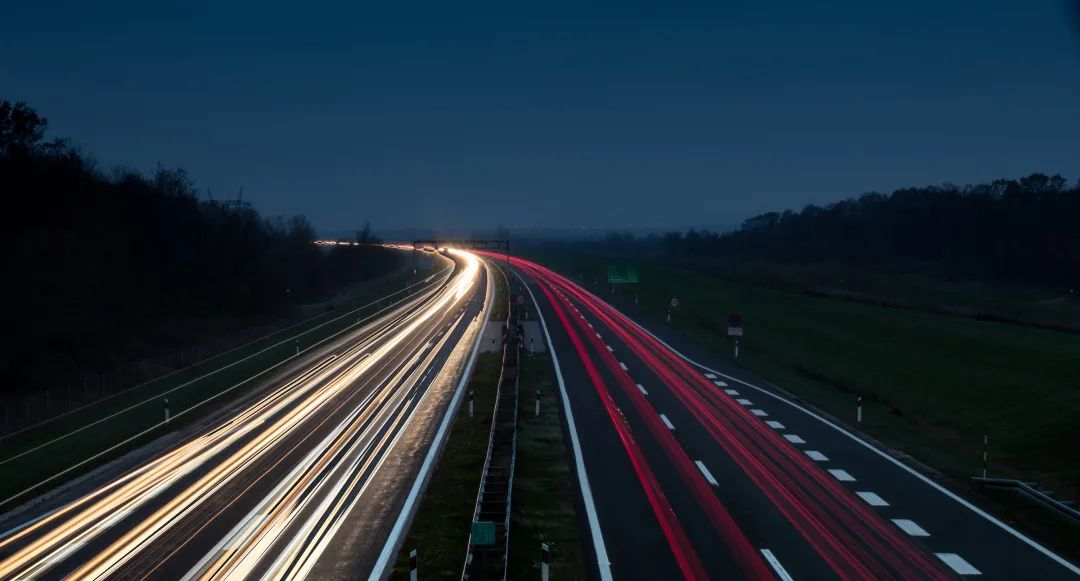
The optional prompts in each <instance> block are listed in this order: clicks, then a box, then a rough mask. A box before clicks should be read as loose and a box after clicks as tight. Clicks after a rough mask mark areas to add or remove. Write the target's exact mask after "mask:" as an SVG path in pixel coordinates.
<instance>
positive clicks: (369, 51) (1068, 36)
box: [0, 0, 1080, 229]
mask: <svg viewBox="0 0 1080 581" xmlns="http://www.w3.org/2000/svg"><path fill="white" fill-rule="evenodd" d="M1075 3H1076V0H947V1H942V0H908V1H905V2H892V3H884V2H868V1H866V0H858V1H855V0H850V1H849V0H838V1H832V2H805V1H795V0H791V1H779V0H772V1H770V0H759V1H750V0H746V1H734V2H724V1H722V0H716V1H714V2H705V3H690V2H656V3H653V2H643V3H635V2H627V1H613V2H605V3H591V4H589V7H588V8H586V7H584V4H585V3H582V2H562V3H544V2H531V3H512V2H500V3H485V4H474V3H450V2H432V3H427V2H396V3H384V2H379V3H341V5H337V4H329V3H318V2H305V3H295V2H290V3H267V2H259V3H250V4H249V5H247V6H244V7H237V6H230V7H227V8H223V7H218V6H216V5H215V4H214V3H201V2H175V3H172V2H148V3H146V4H147V5H146V6H142V5H141V4H142V3H135V2H132V3H119V2H106V3H101V4H99V3H92V2H32V1H29V0H9V1H5V2H4V3H3V6H2V7H0V19H2V20H4V21H6V22H5V24H4V26H3V29H4V32H3V35H0V98H6V99H10V100H25V101H27V102H29V103H30V104H32V105H33V106H35V107H37V108H38V109H39V110H40V111H41V112H42V113H44V114H45V115H47V116H48V117H49V119H50V121H51V123H52V127H53V130H54V135H67V136H70V137H72V138H73V140H74V142H75V143H77V144H80V145H83V146H85V148H86V149H87V150H88V151H91V152H93V153H94V154H95V155H96V156H97V158H98V159H99V160H100V162H101V163H102V164H103V165H104V166H106V167H109V166H112V165H115V164H120V163H123V164H125V165H128V166H131V167H134V168H137V169H142V170H150V169H152V168H153V166H154V165H155V164H156V163H157V162H158V161H161V162H162V163H164V164H165V165H169V166H182V167H185V168H187V169H188V170H189V171H190V172H191V173H192V174H193V176H194V177H195V178H196V180H197V181H198V183H199V185H200V186H204V187H207V186H208V187H210V188H211V189H212V190H213V192H214V194H215V196H225V195H227V194H229V195H231V194H234V193H235V191H236V190H237V189H238V188H239V186H240V185H241V184H242V185H244V192H245V196H246V197H249V198H250V199H251V200H252V201H253V202H254V203H255V204H256V205H257V206H258V207H259V209H260V210H261V211H263V213H265V214H279V213H304V214H307V215H308V216H309V217H310V218H311V219H312V221H313V222H314V223H315V224H316V225H317V226H320V227H323V228H349V227H353V226H355V225H356V224H359V223H361V222H362V221H363V220H366V219H369V220H371V222H372V223H373V224H374V225H375V227H376V229H378V228H380V227H382V228H395V227H402V226H441V225H445V226H452V227H466V228H467V227H474V226H488V225H494V224H498V223H501V224H524V223H531V224H545V225H570V226H581V225H585V226H618V225H624V224H635V225H639V224H643V223H652V224H659V225H662V226H670V227H683V226H691V225H694V226H699V225H721V224H731V223H737V222H738V221H740V220H741V219H742V218H744V217H746V216H747V215H750V214H753V213H757V212H761V211H767V210H773V209H782V208H786V207H794V208H799V207H802V206H803V205H805V204H807V203H810V202H815V203H822V202H828V201H832V200H836V199H840V198H843V197H847V196H851V195H855V194H858V193H861V192H864V191H869V190H879V191H891V189H893V188H896V187H899V186H905V185H923V184H928V183H941V182H946V181H951V182H955V183H961V184H962V183H971V182H977V181H984V180H990V179H993V178H997V177H1014V176H1019V175H1021V174H1025V173H1030V172H1032V171H1047V172H1060V173H1062V174H1065V175H1066V176H1067V177H1070V178H1072V179H1075V178H1077V177H1080V39H1078V27H1077V13H1076V11H1075ZM222 4H232V3H222Z"/></svg>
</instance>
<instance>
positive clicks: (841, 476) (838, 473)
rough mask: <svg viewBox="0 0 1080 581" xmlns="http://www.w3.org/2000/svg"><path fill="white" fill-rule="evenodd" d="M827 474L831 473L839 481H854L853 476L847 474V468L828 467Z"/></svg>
mask: <svg viewBox="0 0 1080 581" xmlns="http://www.w3.org/2000/svg"><path fill="white" fill-rule="evenodd" d="M829 474H832V475H833V476H835V477H836V479H837V480H839V481H840V482H855V477H854V476H852V475H850V474H848V472H847V470H841V469H839V468H830V469H829Z"/></svg>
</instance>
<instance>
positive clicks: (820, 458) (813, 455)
mask: <svg viewBox="0 0 1080 581" xmlns="http://www.w3.org/2000/svg"><path fill="white" fill-rule="evenodd" d="M806 455H807V456H809V457H810V459H811V460H813V461H814V462H828V461H829V457H828V456H826V455H825V454H822V453H821V452H818V451H817V450H807V451H806Z"/></svg>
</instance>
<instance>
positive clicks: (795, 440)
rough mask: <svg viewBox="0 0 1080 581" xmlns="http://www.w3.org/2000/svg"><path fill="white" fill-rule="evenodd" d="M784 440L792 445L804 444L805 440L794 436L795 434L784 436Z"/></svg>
mask: <svg viewBox="0 0 1080 581" xmlns="http://www.w3.org/2000/svg"><path fill="white" fill-rule="evenodd" d="M784 438H785V439H787V441H789V442H791V443H792V444H805V443H806V440H804V439H802V438H800V437H799V436H796V435H795V434H784Z"/></svg>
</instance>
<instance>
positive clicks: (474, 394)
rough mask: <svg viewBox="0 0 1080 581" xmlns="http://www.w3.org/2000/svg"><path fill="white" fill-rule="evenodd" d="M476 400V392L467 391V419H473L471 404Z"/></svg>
mask: <svg viewBox="0 0 1080 581" xmlns="http://www.w3.org/2000/svg"><path fill="white" fill-rule="evenodd" d="M475 400H476V392H475V391H473V390H471V389H470V390H469V417H470V418H471V417H473V404H474V402H475Z"/></svg>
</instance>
